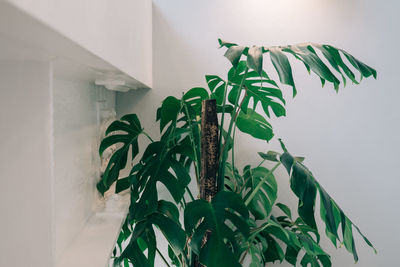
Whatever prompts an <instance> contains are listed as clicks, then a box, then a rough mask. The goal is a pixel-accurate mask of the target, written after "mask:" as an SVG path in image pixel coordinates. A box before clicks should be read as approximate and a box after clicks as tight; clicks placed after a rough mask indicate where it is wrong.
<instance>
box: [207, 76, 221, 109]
mask: <svg viewBox="0 0 400 267" xmlns="http://www.w3.org/2000/svg"><path fill="white" fill-rule="evenodd" d="M206 81H207V85H208V88H209V89H210V92H211V98H213V99H215V100H216V101H217V105H222V103H223V102H224V90H225V86H226V82H225V81H224V80H223V79H222V78H220V77H219V76H217V75H206Z"/></svg>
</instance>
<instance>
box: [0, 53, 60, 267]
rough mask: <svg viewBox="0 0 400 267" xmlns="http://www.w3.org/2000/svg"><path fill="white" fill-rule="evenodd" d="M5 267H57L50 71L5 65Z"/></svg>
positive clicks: (0, 113)
mask: <svg viewBox="0 0 400 267" xmlns="http://www.w3.org/2000/svg"><path fill="white" fill-rule="evenodd" d="M0 81H1V83H0V122H1V130H0V140H1V149H0V166H1V167H0V181H1V187H2V190H1V191H2V193H1V194H0V214H1V222H0V225H1V227H0V236H1V238H0V251H1V256H0V266H40V267H51V266H53V265H52V264H53V250H52V248H53V239H52V232H53V225H52V203H53V202H52V193H53V190H52V180H51V178H52V164H51V162H52V151H51V150H52V148H51V142H49V140H52V137H51V129H52V126H51V116H50V115H51V104H50V103H51V65H50V64H49V63H45V62H38V61H37V62H34V61H0Z"/></svg>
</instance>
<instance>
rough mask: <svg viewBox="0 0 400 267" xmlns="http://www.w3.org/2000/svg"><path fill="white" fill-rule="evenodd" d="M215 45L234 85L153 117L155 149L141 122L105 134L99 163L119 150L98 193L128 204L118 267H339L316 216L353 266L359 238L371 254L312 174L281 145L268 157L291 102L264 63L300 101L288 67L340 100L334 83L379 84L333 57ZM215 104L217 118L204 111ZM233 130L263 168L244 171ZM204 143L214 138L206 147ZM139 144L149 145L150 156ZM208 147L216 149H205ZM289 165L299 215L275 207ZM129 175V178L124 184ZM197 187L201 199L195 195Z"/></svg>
mask: <svg viewBox="0 0 400 267" xmlns="http://www.w3.org/2000/svg"><path fill="white" fill-rule="evenodd" d="M219 43H220V45H221V47H223V48H224V49H226V53H225V57H226V58H227V59H228V60H229V61H230V62H231V64H232V67H231V69H230V70H229V72H228V74H227V76H226V77H219V76H216V75H207V76H206V77H205V78H206V81H207V85H208V88H200V87H196V88H192V89H190V90H189V91H187V92H186V93H184V94H183V95H182V96H181V97H174V96H168V97H167V98H165V99H164V101H163V102H162V104H161V107H159V108H158V109H157V113H156V120H157V121H158V122H159V125H160V136H161V137H160V139H159V140H154V139H153V138H152V137H151V136H150V133H148V132H146V131H145V130H144V129H143V128H142V126H141V124H140V121H139V119H138V117H137V115H135V114H128V115H125V116H123V117H122V118H121V119H120V120H117V121H114V122H113V123H112V124H111V125H110V126H109V127H108V129H107V131H106V137H105V138H104V139H103V141H102V142H101V145H100V155H101V154H102V153H103V152H104V151H105V150H106V149H107V148H108V147H110V146H113V145H117V149H116V150H115V152H114V153H113V154H112V156H111V158H110V161H109V163H108V166H107V168H106V170H105V172H104V174H103V175H102V177H101V180H100V181H99V183H98V185H97V188H98V190H99V191H100V192H101V193H103V194H104V193H105V192H106V191H107V190H109V189H110V187H111V186H112V185H113V184H115V187H112V188H115V193H119V192H122V191H125V190H129V192H130V200H131V203H130V207H129V213H128V215H127V218H126V220H125V223H124V224H123V227H122V231H121V233H120V236H119V238H118V242H117V246H116V248H115V250H114V257H113V258H114V263H113V264H115V265H121V266H132V265H133V266H138V267H146V266H154V264H155V257H156V254H159V256H160V259H161V260H162V261H163V262H164V263H165V265H166V266H172V265H174V266H208V267H213V266H218V267H223V266H229V267H232V266H241V265H243V264H244V263H245V262H246V263H247V264H250V266H254V267H255V266H265V265H266V264H268V263H270V262H275V261H279V262H282V261H287V262H289V263H290V264H292V265H296V263H298V262H299V263H300V264H301V266H310V265H311V266H331V259H330V256H329V255H328V254H327V253H326V252H325V251H324V249H323V248H322V247H321V246H320V234H321V232H323V231H321V229H318V228H317V223H316V218H315V217H316V214H317V213H319V215H320V217H321V220H322V223H323V225H324V227H325V231H324V232H325V234H326V236H327V237H328V238H329V239H330V240H331V241H332V243H333V245H334V246H335V247H339V246H341V245H344V247H345V248H346V249H347V250H348V251H349V253H351V254H352V255H353V257H354V260H355V261H357V260H358V256H357V251H356V245H355V242H354V237H353V235H354V234H356V233H358V234H360V235H361V236H362V238H363V239H364V241H365V242H366V243H367V244H368V245H369V246H371V247H372V248H373V250H375V249H374V247H373V245H372V244H371V243H370V241H368V239H367V238H366V237H365V236H364V235H363V234H362V233H361V231H360V229H359V228H358V227H357V226H356V225H355V224H354V223H353V222H352V221H351V219H350V218H349V217H348V216H347V215H346V214H345V213H344V212H343V210H342V209H341V208H340V207H339V205H338V204H337V203H336V202H335V201H334V200H333V199H332V198H331V196H330V195H329V194H328V193H327V192H326V190H325V189H324V188H323V186H322V185H321V184H320V183H319V182H318V181H317V179H316V178H315V177H314V175H313V174H312V172H311V171H310V170H309V169H308V168H307V167H306V166H305V165H304V163H303V161H304V158H301V157H296V156H293V155H292V154H291V153H290V152H289V151H288V149H287V148H286V147H285V145H284V143H283V142H282V140H280V139H279V141H280V143H281V146H282V151H279V152H276V151H268V142H269V141H270V140H271V139H272V138H273V137H274V133H273V129H272V126H271V124H270V123H269V122H268V121H269V119H270V118H271V117H272V116H275V117H282V116H285V115H286V112H285V102H286V101H285V99H284V97H283V94H282V91H281V89H280V87H279V85H278V82H277V81H274V80H272V79H271V78H270V76H269V75H268V73H266V72H265V71H264V68H263V59H266V58H269V59H270V60H271V62H272V65H273V69H274V70H275V71H276V72H277V74H278V76H279V82H280V83H281V84H284V85H289V86H291V87H292V89H293V97H294V96H295V95H296V94H297V89H296V86H295V83H294V79H293V74H292V68H291V63H290V60H289V59H290V58H291V60H299V61H301V62H302V63H303V64H304V66H305V67H306V68H307V70H308V72H310V73H311V72H313V73H315V74H316V75H317V76H318V77H319V78H320V79H321V82H322V85H324V84H325V83H326V82H328V83H331V84H333V88H334V89H335V90H336V91H338V89H339V84H340V82H341V81H340V80H339V79H338V76H339V77H340V76H341V79H342V81H343V83H344V84H346V81H347V80H348V79H349V80H350V81H351V82H353V83H355V84H358V83H359V81H361V79H362V78H363V77H370V76H373V77H374V78H376V71H375V70H374V69H372V68H370V67H369V66H367V65H366V64H364V63H362V62H361V61H359V60H357V59H356V58H354V57H353V56H352V55H350V54H349V53H347V52H346V51H344V50H341V49H338V48H335V47H333V46H331V45H320V44H314V43H305V44H299V45H288V46H276V47H259V46H252V47H244V46H239V45H237V44H234V43H228V42H224V41H222V40H219ZM325 62H326V63H325ZM355 73H356V74H357V76H360V77H361V78H356V75H355ZM358 73H359V74H360V75H358ZM207 101H208V102H209V103H211V104H213V105H214V107H213V106H212V105H211V108H210V109H208V108H206V107H205V103H207ZM202 105H203V106H202ZM213 110H214V113H215V114H214V118H219V123H218V122H217V121H214V125H212V124H210V125H211V126H210V125H208V126H210V127H208V128H207V125H205V117H204V114H208V115H210V113H209V112H211V113H212V112H213ZM212 115H213V114H211V117H212ZM237 130H239V131H241V132H243V133H246V134H248V135H250V137H249V138H256V139H261V140H264V141H266V142H265V147H262V148H260V150H262V151H260V152H258V154H259V156H260V163H259V164H258V165H256V166H251V165H247V166H245V167H244V168H243V170H238V169H237V168H236V166H235V157H236V155H235V132H236V131H237ZM204 131H208V132H210V131H211V132H212V134H211V135H209V136H208V137H207V136H204ZM139 138H145V139H148V141H147V143H149V144H148V145H147V147H146V148H144V149H143V150H142V151H140V149H139V142H138V139H139ZM212 140H214V147H210V146H209V143H207V142H211V141H212ZM215 142H216V143H215ZM211 145H212V144H211ZM203 148H204V149H203ZM210 148H211V149H210ZM204 151H205V152H204ZM207 151H208V152H207ZM210 151H211V152H210ZM139 152H140V153H139ZM204 153H208V154H209V155H208V158H205V155H204ZM210 153H211V154H210ZM213 153H214V154H213ZM255 153H256V152H255ZM139 155H140V157H139ZM266 161H269V162H272V163H273V164H275V165H273V167H272V168H267V167H266V166H264V165H263V164H264V163H265V162H266ZM213 162H214V166H213V167H212V166H211V167H210V166H209V164H211V163H213ZM128 163H129V164H128ZM281 165H282V166H283V168H285V169H286V171H287V174H288V184H290V188H291V190H292V191H293V193H294V195H293V196H294V197H297V198H298V208H297V211H296V212H293V211H291V210H290V209H289V207H288V206H287V205H285V204H283V203H278V202H277V190H278V188H277V182H276V180H275V177H274V172H275V170H276V169H277V168H278V167H279V166H281ZM127 166H129V168H130V173H129V175H127V176H126V177H120V172H121V170H122V169H124V168H126V167H127ZM207 168H214V169H213V170H211V173H212V172H213V171H214V174H213V175H212V176H213V177H208V174H207V173H210V172H208V171H210V170H207ZM192 180H193V181H195V182H196V183H197V185H198V186H197V188H196V189H193V188H189V183H190V182H191V181H192ZM158 184H163V185H164V187H165V188H166V190H168V192H169V194H170V197H167V198H165V199H162V198H161V197H160V196H161V195H160V192H159V190H160V187H159V186H158ZM190 187H193V186H190ZM161 188H162V187H161ZM163 190H165V189H163ZM207 190H208V191H207ZM162 195H164V196H165V194H162ZM317 198H319V199H320V211H319V212H318V211H316V202H317ZM155 229H158V230H157V231H155ZM158 234H160V235H163V236H164V237H165V239H166V241H167V242H168V244H169V245H168V252H166V251H160V249H159V247H158V246H157V239H156V235H158ZM161 250H163V249H161ZM166 253H168V256H166Z"/></svg>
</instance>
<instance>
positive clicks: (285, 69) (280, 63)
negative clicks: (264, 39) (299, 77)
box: [269, 47, 297, 96]
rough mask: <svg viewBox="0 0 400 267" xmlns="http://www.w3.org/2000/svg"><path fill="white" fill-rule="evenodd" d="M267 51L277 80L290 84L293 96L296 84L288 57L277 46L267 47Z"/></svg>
mask: <svg viewBox="0 0 400 267" xmlns="http://www.w3.org/2000/svg"><path fill="white" fill-rule="evenodd" d="M269 52H270V56H271V61H272V64H273V65H274V67H275V69H276V71H277V72H278V75H279V80H280V81H281V83H284V84H287V85H290V86H292V87H293V96H295V95H296V93H297V91H296V86H295V84H294V80H293V74H292V67H291V66H290V62H289V59H288V58H287V56H286V55H285V53H283V52H282V49H281V48H279V47H271V48H270V49H269Z"/></svg>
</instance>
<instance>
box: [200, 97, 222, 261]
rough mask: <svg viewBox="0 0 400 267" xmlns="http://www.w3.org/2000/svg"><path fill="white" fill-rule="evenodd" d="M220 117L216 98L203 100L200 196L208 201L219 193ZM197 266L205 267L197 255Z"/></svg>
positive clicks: (205, 238)
mask: <svg viewBox="0 0 400 267" xmlns="http://www.w3.org/2000/svg"><path fill="white" fill-rule="evenodd" d="M218 157H219V145H218V117H217V103H216V101H215V99H208V100H203V102H202V106H201V172H200V198H201V199H205V200H207V201H211V199H212V198H213V197H214V196H215V194H216V193H217V173H218ZM210 234H212V233H211V232H207V233H206V235H205V236H204V238H203V242H202V243H203V245H204V244H205V243H206V242H207V239H208V236H209V235H210ZM194 266H195V267H203V266H204V265H202V264H201V263H200V262H199V261H198V258H197V257H196V259H195V264H194Z"/></svg>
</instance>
